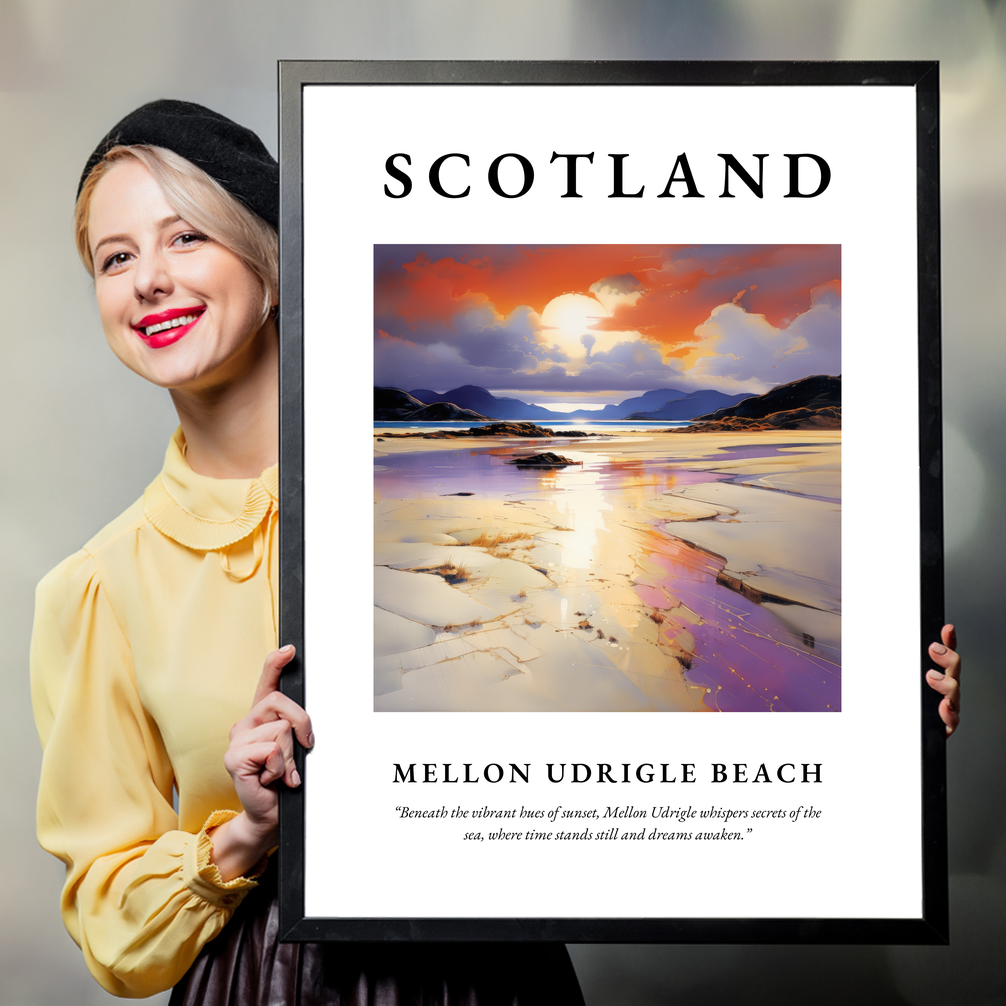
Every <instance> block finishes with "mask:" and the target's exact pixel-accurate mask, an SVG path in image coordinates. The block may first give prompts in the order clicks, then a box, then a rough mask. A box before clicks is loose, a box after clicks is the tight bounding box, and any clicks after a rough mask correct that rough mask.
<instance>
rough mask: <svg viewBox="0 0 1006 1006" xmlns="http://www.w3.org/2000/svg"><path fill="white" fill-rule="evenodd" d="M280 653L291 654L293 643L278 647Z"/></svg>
mask: <svg viewBox="0 0 1006 1006" xmlns="http://www.w3.org/2000/svg"><path fill="white" fill-rule="evenodd" d="M279 652H280V653H282V654H284V655H286V654H287V653H293V643H287V644H286V646H282V647H280V651H279Z"/></svg>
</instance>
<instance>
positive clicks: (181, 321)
mask: <svg viewBox="0 0 1006 1006" xmlns="http://www.w3.org/2000/svg"><path fill="white" fill-rule="evenodd" d="M198 317H199V315H198V314H185V315H182V317H181V318H172V319H171V321H162V322H161V323H160V324H159V325H150V326H149V327H148V328H145V329H143V335H144V336H145V337H146V338H147V339H149V338H150V337H151V336H152V335H157V333H158V332H164V331H166V330H167V329H169V328H181V326H182V325H189V324H191V323H192V322H193V321H195V320H196V318H198Z"/></svg>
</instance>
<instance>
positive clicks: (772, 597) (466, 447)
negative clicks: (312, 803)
mask: <svg viewBox="0 0 1006 1006" xmlns="http://www.w3.org/2000/svg"><path fill="white" fill-rule="evenodd" d="M374 359H375V365H374V430H373V437H374V495H375V519H374V709H375V710H377V711H401V712H407V711H414V712H422V711H468V712H475V711H492V712H502V711H513V712H530V711H548V712H561V711H567V712H578V711H593V712H630V711H639V712H645V711H651V712H789V711H795V712H829V711H839V710H840V709H841V249H840V247H839V246H837V245H800V246H797V245H771V246H769V245H717V246H702V245H688V246H685V245H666V246H663V245H661V246H639V245H627V246H626V245H572V246H559V245H548V246H536V245H527V246H516V245H489V246H473V245H464V246H445V245H425V246H421V245H411V246H404V245H379V246H375V249H374Z"/></svg>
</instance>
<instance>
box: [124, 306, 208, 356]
mask: <svg viewBox="0 0 1006 1006" xmlns="http://www.w3.org/2000/svg"><path fill="white" fill-rule="evenodd" d="M205 310H206V307H205V305H197V306H195V307H176V308H171V309H170V310H168V311H161V312H159V313H158V314H148V315H146V316H144V317H143V318H141V319H140V320H139V321H138V322H137V323H136V324H135V325H133V331H134V332H135V333H136V334H137V335H138V336H140V338H141V339H143V340H144V341H145V342H146V344H147V345H148V346H150V348H151V349H161V348H162V347H164V346H170V345H171V344H172V343H173V342H178V340H179V339H181V338H182V337H183V336H185V335H187V334H188V333H189V332H191V331H192V328H193V326H194V325H195V323H196V322H197V321H199V318H200V317H201V316H202V313H203V311H205Z"/></svg>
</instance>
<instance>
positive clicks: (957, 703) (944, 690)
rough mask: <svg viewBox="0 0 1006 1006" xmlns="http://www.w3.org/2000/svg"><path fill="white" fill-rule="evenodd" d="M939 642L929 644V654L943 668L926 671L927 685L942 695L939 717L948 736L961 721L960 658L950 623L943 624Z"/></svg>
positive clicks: (955, 634)
mask: <svg viewBox="0 0 1006 1006" xmlns="http://www.w3.org/2000/svg"><path fill="white" fill-rule="evenodd" d="M940 639H941V640H942V642H940V643H931V644H930V645H929V656H930V657H931V658H932V659H933V660H934V661H935V662H936V663H937V664H939V665H940V667H942V668H943V670H942V671H937V670H930V671H928V672H927V673H926V681H927V683H928V684H929V687H930V688H932V689H934V690H935V691H937V692H939V693H940V695H942V696H943V701H942V702H941V703H940V719H941V720H943V722H944V723H945V724H946V726H947V736H948V737H949V736H950V735H951V734H952V733H953V732H954V731H955V730H956V729H957V724H958V723H960V721H961V682H960V677H961V658H960V654H958V653H957V633H956V631H955V630H954V627H953V626H952V625H944V626H943V631H942V632H941V633H940Z"/></svg>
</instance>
